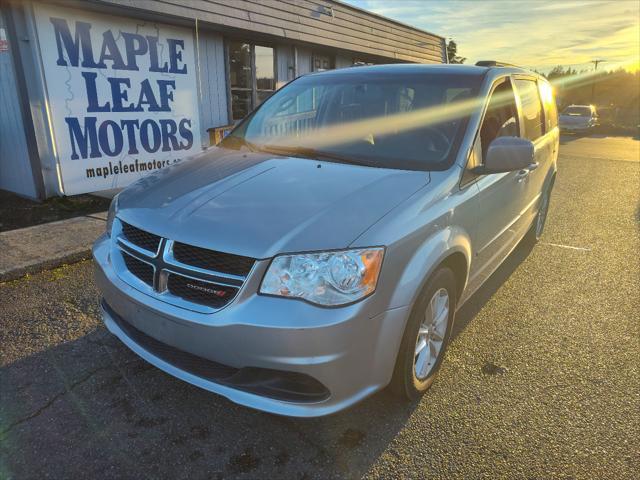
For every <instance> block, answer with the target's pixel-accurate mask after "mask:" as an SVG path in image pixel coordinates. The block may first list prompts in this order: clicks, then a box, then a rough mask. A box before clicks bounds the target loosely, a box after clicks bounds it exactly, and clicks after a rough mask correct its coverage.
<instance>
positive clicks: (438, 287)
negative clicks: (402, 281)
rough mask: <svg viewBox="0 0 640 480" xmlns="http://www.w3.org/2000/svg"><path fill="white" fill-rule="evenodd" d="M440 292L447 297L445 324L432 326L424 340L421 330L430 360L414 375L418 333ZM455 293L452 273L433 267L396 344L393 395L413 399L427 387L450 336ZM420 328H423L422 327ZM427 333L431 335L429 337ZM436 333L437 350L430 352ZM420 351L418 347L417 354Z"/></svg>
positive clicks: (439, 298)
mask: <svg viewBox="0 0 640 480" xmlns="http://www.w3.org/2000/svg"><path fill="white" fill-rule="evenodd" d="M442 291H446V294H447V297H448V312H447V314H446V325H442V324H441V322H440V323H439V326H440V328H435V329H432V330H431V332H429V334H428V335H429V336H428V337H427V338H428V340H427V338H425V337H424V333H423V336H422V339H423V340H426V342H427V346H425V347H424V348H423V350H424V349H429V352H431V353H430V355H429V357H428V358H430V359H431V363H430V364H427V363H422V365H423V366H424V365H426V367H425V368H426V369H427V370H425V369H422V370H421V371H422V374H421V375H418V374H417V372H416V370H418V369H419V368H418V366H417V365H418V361H419V360H420V358H421V357H420V355H419V354H418V355H416V350H417V348H418V347H419V345H420V344H421V342H419V340H420V338H419V334H420V333H421V332H424V325H423V324H424V323H428V318H430V317H432V315H430V312H431V310H432V309H431V307H430V305H431V301H432V299H434V298H435V297H436V294H438V297H437V300H436V302H437V303H440V302H442V301H443V300H442V299H443V298H444V297H443V293H442ZM456 292H457V290H456V280H455V275H454V274H453V272H452V271H451V270H450V269H449V268H446V267H442V268H440V269H438V270H436V272H435V273H434V274H433V275H432V276H431V278H430V279H429V281H428V282H427V284H426V285H425V287H424V288H423V290H422V292H421V293H420V295H419V297H418V299H417V300H416V303H415V305H414V307H413V309H412V311H411V315H410V316H409V319H408V321H407V326H406V328H405V331H404V335H403V337H402V342H401V343H400V351H399V352H398V357H397V359H396V365H395V368H394V372H393V377H392V380H391V383H390V385H389V387H390V389H391V391H392V392H393V393H395V394H396V395H398V396H400V397H402V398H405V399H409V400H415V399H417V398H419V397H420V396H421V395H423V394H424V393H425V392H426V391H427V390H428V389H429V387H431V384H432V383H433V381H434V380H435V377H436V374H437V373H438V370H439V368H440V365H441V364H442V359H443V358H444V354H445V351H446V349H447V345H448V343H449V339H450V337H451V329H452V326H453V318H454V314H455V309H456V298H457V297H456ZM442 317H444V315H442ZM442 321H444V320H442ZM421 327H423V328H422V330H421ZM430 335H433V336H434V337H433V338H431V337H430ZM439 336H441V337H442V342H441V345H440V349H439V350H438V352H437V355H433V350H431V349H430V347H431V344H436V343H437V340H436V339H437V338H438V337H439ZM429 342H431V343H429ZM423 350H421V353H422V351H423ZM423 355H424V356H425V357H424V358H423V360H425V359H427V357H426V355H427V353H424V354H423Z"/></svg>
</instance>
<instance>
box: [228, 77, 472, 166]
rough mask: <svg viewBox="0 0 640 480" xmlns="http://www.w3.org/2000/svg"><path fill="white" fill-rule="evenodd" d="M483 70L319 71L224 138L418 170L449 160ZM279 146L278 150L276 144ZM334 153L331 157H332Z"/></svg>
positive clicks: (235, 144)
mask: <svg viewBox="0 0 640 480" xmlns="http://www.w3.org/2000/svg"><path fill="white" fill-rule="evenodd" d="M481 81H482V77H481V76H471V75H468V76H467V75H447V74H443V73H438V74H420V75H406V74H405V75H398V74H384V75H362V74H358V73H356V70H354V73H345V72H344V71H342V73H339V74H320V75H309V76H305V77H301V78H299V79H297V80H295V81H294V82H292V83H290V84H289V85H287V86H285V87H283V88H282V89H280V90H278V91H277V92H276V93H275V94H274V95H273V96H271V97H270V98H269V99H267V100H266V101H265V103H264V104H263V105H262V106H261V108H260V109H258V110H257V111H256V112H254V113H253V114H252V115H251V116H250V117H249V118H248V119H247V120H246V121H245V122H244V123H243V124H242V125H241V126H240V127H239V128H238V129H236V130H234V132H233V133H232V134H230V135H229V136H228V137H227V139H226V140H225V142H223V146H226V147H228V148H241V147H242V145H247V144H248V145H251V146H252V148H258V149H261V150H264V151H271V152H274V151H275V153H281V152H284V154H287V152H290V154H291V156H294V157H295V156H304V155H305V153H304V152H301V150H302V149H305V151H306V155H307V156H308V155H312V154H311V153H309V150H310V149H313V150H314V152H315V153H314V155H315V156H316V157H317V158H322V153H324V154H325V158H328V159H333V160H336V161H340V159H336V157H338V156H339V157H340V158H341V159H343V161H347V162H348V161H351V162H354V163H361V164H365V165H370V166H382V167H388V168H399V169H414V170H423V169H430V168H446V167H445V166H444V163H447V164H448V163H449V161H450V159H452V158H453V156H454V155H455V152H456V151H457V148H458V143H459V140H458V138H459V136H460V135H461V134H462V133H463V130H464V127H465V125H466V121H467V119H468V116H469V115H470V114H471V112H472V111H473V110H475V109H476V108H477V105H476V96H477V90H478V87H479V85H480V83H481ZM276 150H277V151H276ZM332 157H333V158H332Z"/></svg>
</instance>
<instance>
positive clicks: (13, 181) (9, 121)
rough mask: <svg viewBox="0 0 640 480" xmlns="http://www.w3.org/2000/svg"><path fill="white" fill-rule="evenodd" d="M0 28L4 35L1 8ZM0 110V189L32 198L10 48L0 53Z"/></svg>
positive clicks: (34, 192)
mask: <svg viewBox="0 0 640 480" xmlns="http://www.w3.org/2000/svg"><path fill="white" fill-rule="evenodd" d="M0 29H2V32H3V35H2V36H3V37H5V38H6V35H7V28H6V25H5V21H4V17H3V14H2V12H1V11H0ZM0 112H1V113H0V188H1V189H3V190H8V191H11V192H14V193H17V194H20V195H23V196H25V197H30V198H36V197H37V196H38V193H37V191H36V188H35V184H34V181H33V172H32V170H31V163H30V162H29V160H28V159H29V150H28V148H27V139H26V136H25V129H24V123H23V120H22V111H21V109H20V103H19V96H18V87H17V85H16V72H15V70H14V67H13V59H12V53H11V51H10V50H7V51H3V52H0Z"/></svg>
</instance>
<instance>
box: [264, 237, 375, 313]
mask: <svg viewBox="0 0 640 480" xmlns="http://www.w3.org/2000/svg"><path fill="white" fill-rule="evenodd" d="M383 257H384V249H383V248H382V247H377V248H363V249H357V250H342V251H335V252H319V253H301V254H297V255H279V256H277V257H275V258H274V259H273V261H272V262H271V265H269V269H268V270H267V273H266V275H265V276H264V279H263V280H262V285H261V286H260V293H263V294H267V295H278V296H281V297H291V298H301V299H304V300H307V301H309V302H312V303H316V304H318V305H324V306H332V307H334V306H338V305H345V304H347V303H352V302H355V301H356V300H360V299H361V298H364V297H366V296H367V295H369V294H370V293H372V292H373V291H374V290H375V289H376V284H377V283H378V275H379V274H380V267H381V266H382V258H383Z"/></svg>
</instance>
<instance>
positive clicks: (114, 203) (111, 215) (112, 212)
mask: <svg viewBox="0 0 640 480" xmlns="http://www.w3.org/2000/svg"><path fill="white" fill-rule="evenodd" d="M119 195H120V194H118V195H116V196H115V197H113V200H111V205H109V212H108V213H107V235H109V236H111V227H113V220H114V219H115V218H116V213H118V196H119Z"/></svg>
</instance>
